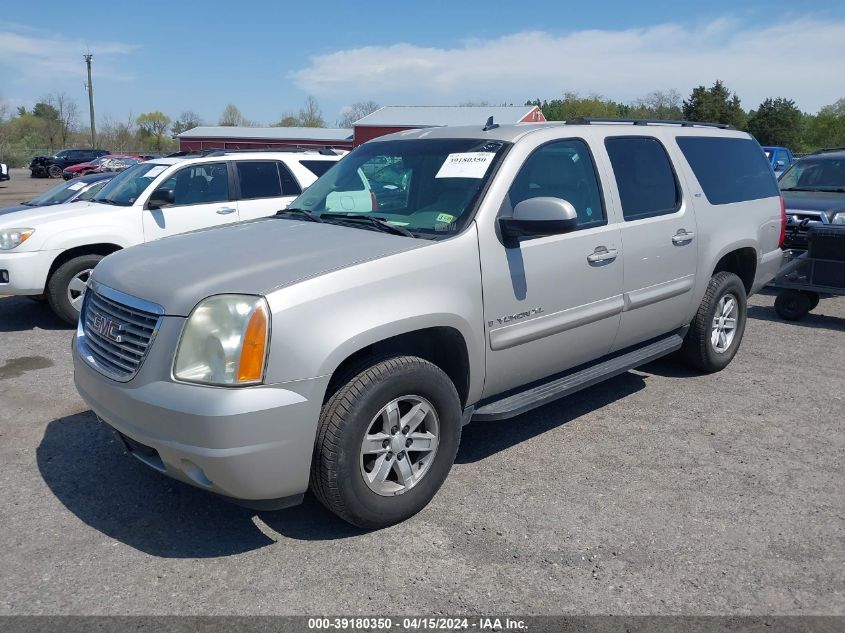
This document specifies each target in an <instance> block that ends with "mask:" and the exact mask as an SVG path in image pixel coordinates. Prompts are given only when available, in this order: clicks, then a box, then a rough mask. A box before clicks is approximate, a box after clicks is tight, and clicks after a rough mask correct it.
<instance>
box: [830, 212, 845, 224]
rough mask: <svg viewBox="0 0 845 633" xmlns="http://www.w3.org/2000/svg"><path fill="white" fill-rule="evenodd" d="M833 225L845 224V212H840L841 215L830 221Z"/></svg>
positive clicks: (836, 214)
mask: <svg viewBox="0 0 845 633" xmlns="http://www.w3.org/2000/svg"><path fill="white" fill-rule="evenodd" d="M830 223H831V224H845V211H840V212H839V213H834V214H833V219H832V220H831V221H830Z"/></svg>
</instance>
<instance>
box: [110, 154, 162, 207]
mask: <svg viewBox="0 0 845 633" xmlns="http://www.w3.org/2000/svg"><path fill="white" fill-rule="evenodd" d="M168 167H170V165H158V164H156V163H138V164H137V165H133V166H132V167H130V168H129V169H127V170H126V171H122V172H120V173H119V174H118V175H117V176H115V177H114V178H112V179H111V180H110V181H109V184H107V185H106V186H105V187H103V188H102V189H101V190H100V193H98V194H97V195H96V196H95V197H94V202H104V203H106V204H118V205H121V206H124V207H129V206H132V205H133V204H134V203H135V201H136V200H137V199H138V196H140V195H141V194H142V193H143V192H144V189H146V188H147V187H148V186H149V184H150V183H151V182H152V181H153V179H154V178H155V177H156V176H158V175H159V174H160V173H161V172H163V171H164V170H165V169H167V168H168Z"/></svg>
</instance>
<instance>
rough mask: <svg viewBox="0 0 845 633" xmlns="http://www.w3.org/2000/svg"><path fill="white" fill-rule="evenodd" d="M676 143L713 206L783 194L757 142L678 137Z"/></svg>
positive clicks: (750, 140) (744, 139)
mask: <svg viewBox="0 0 845 633" xmlns="http://www.w3.org/2000/svg"><path fill="white" fill-rule="evenodd" d="M677 141H678V147H680V148H681V151H682V152H683V154H684V157H685V158H686V159H687V162H688V163H689V165H690V167H692V171H693V173H694V174H695V177H696V178H697V179H698V182H699V184H701V188H702V189H703V190H704V195H705V196H707V200H708V201H709V202H710V204H730V203H731V202H744V201H746V200H759V199H761V198H770V197H772V196H776V195H778V194H779V193H780V192H779V191H778V185H777V181H776V180H775V176H774V174H773V173H772V169H771V166H770V165H769V162H768V161H767V160H766V155H765V154H764V153H763V152H761V151H760V146H759V145H758V144H757V142H756V141H754V140H752V139H750V138H716V137H712V136H709V137H708V136H679V137H677Z"/></svg>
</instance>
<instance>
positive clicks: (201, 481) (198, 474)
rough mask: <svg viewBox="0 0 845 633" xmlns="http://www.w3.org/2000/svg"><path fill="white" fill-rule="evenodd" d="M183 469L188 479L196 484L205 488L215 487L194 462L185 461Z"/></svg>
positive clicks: (182, 465) (183, 461)
mask: <svg viewBox="0 0 845 633" xmlns="http://www.w3.org/2000/svg"><path fill="white" fill-rule="evenodd" d="M181 467H182V472H183V473H185V474H186V475H187V476H188V478H189V479H190V480H191V481H193V482H194V483H196V484H198V485H200V486H205V487H210V486H212V485H213V484H212V483H211V480H210V479H209V478H208V477H206V476H205V472H204V471H203V469H202V468H200V467H199V466H197V465H196V464H195V463H194V462H192V461H190V460H187V459H183V460H182V464H181Z"/></svg>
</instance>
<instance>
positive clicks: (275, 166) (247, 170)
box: [237, 161, 302, 200]
mask: <svg viewBox="0 0 845 633" xmlns="http://www.w3.org/2000/svg"><path fill="white" fill-rule="evenodd" d="M237 171H238V182H239V184H240V187H241V199H242V200H253V199H256V198H278V197H281V196H296V195H299V194H300V193H302V191H301V189H300V187H299V184H298V183H297V182H296V180H294V178H293V176H292V175H291V173H290V172H289V171H288V169H287V167H285V166H284V165H282V164H281V163H279V162H277V161H245V162H239V163H237Z"/></svg>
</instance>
